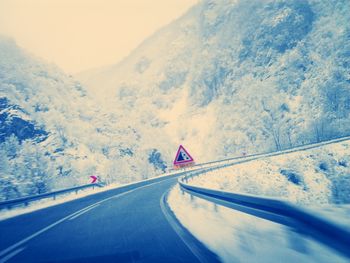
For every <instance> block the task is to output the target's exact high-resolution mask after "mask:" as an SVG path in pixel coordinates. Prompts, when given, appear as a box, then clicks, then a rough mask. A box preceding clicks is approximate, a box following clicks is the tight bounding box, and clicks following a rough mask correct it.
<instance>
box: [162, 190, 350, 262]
mask: <svg viewBox="0 0 350 263" xmlns="http://www.w3.org/2000/svg"><path fill="white" fill-rule="evenodd" d="M168 203H169V205H170V208H171V209H172V211H173V212H174V213H175V214H176V217H177V218H178V220H179V221H180V222H181V224H182V225H183V226H184V227H185V228H187V229H188V230H189V231H190V232H191V233H192V234H193V235H194V236H195V237H196V238H197V239H198V240H199V241H201V242H202V243H204V244H205V245H206V246H207V247H208V248H209V249H210V250H211V251H213V252H214V253H216V254H217V255H218V256H219V258H220V260H221V261H222V262H225V263H227V262H268V263H274V262H285V263H288V262H318V263H321V262H327V263H328V262H337V263H340V262H348V259H346V258H344V257H342V256H341V255H339V254H337V253H336V252H334V251H332V250H330V249H328V248H327V247H325V246H323V245H322V244H320V243H317V242H315V241H314V240H312V239H309V238H307V237H305V236H302V235H299V234H297V233H296V232H294V231H292V230H291V229H290V228H288V227H285V226H283V225H280V224H277V223H274V222H271V221H268V220H264V219H261V218H257V217H254V216H251V215H249V214H245V213H242V212H239V211H236V210H232V209H229V208H226V207H222V206H218V205H214V204H213V203H210V202H208V201H206V200H203V199H199V198H197V197H193V196H190V195H189V194H186V193H183V192H182V191H181V190H180V189H179V187H175V188H174V189H173V190H172V191H171V192H170V194H169V196H168Z"/></svg>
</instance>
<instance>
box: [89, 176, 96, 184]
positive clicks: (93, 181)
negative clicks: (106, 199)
mask: <svg viewBox="0 0 350 263" xmlns="http://www.w3.org/2000/svg"><path fill="white" fill-rule="evenodd" d="M90 178H91V179H92V182H91V183H92V184H93V183H95V182H96V181H97V176H95V175H91V176H90Z"/></svg>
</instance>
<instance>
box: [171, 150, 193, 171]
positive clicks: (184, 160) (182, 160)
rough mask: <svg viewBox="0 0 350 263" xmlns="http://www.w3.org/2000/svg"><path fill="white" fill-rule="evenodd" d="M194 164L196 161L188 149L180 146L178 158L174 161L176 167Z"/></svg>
mask: <svg viewBox="0 0 350 263" xmlns="http://www.w3.org/2000/svg"><path fill="white" fill-rule="evenodd" d="M192 163H194V159H193V158H192V156H191V155H190V154H189V153H188V151H186V149H185V148H184V147H183V146H182V145H180V146H179V149H178V150H177V153H176V157H175V160H174V166H175V167H176V166H180V167H182V166H186V165H189V164H192Z"/></svg>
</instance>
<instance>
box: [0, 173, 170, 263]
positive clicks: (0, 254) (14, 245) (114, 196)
mask: <svg viewBox="0 0 350 263" xmlns="http://www.w3.org/2000/svg"><path fill="white" fill-rule="evenodd" d="M171 179H174V177H171V178H167V179H164V180H162V181H159V182H154V183H151V184H147V185H144V186H140V187H137V188H134V189H131V190H129V191H126V192H124V193H120V194H116V195H113V196H111V197H108V198H106V199H103V200H101V201H98V202H96V203H94V204H92V205H89V206H87V207H84V208H83V209H80V210H79V211H77V212H74V213H72V214H70V215H68V216H66V217H64V218H62V219H60V220H58V221H56V222H55V223H52V224H51V225H49V226H47V227H45V228H43V229H41V230H39V231H38V232H35V233H34V234H32V235H30V236H28V237H26V238H24V239H22V240H21V241H18V242H17V243H15V244H13V245H12V246H9V247H8V248H6V249H4V250H2V251H0V257H1V256H3V255H5V254H6V253H8V252H10V251H11V250H13V249H15V248H17V247H19V246H21V245H22V244H24V243H26V242H28V241H29V240H31V239H33V238H35V237H37V236H38V235H40V234H42V233H44V232H46V231H48V230H49V229H51V228H53V227H55V226H57V225H58V224H60V223H62V222H63V221H65V220H67V219H69V218H71V217H74V216H75V215H77V214H80V213H81V212H84V211H85V210H89V209H90V208H92V207H94V206H96V205H99V204H101V203H103V202H106V201H108V200H111V199H114V198H119V197H122V196H124V195H127V194H129V193H131V192H134V191H137V190H140V189H143V188H146V187H150V186H152V185H155V184H159V183H163V182H165V181H168V180H171ZM16 251H17V250H16ZM21 251H22V250H21ZM14 252H15V251H14ZM12 253H13V252H12ZM18 253H19V252H18ZM0 263H1V262H0Z"/></svg>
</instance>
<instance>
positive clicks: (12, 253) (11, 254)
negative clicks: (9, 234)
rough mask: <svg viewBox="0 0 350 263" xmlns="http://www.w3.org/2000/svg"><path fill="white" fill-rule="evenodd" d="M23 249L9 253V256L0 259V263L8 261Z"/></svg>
mask: <svg viewBox="0 0 350 263" xmlns="http://www.w3.org/2000/svg"><path fill="white" fill-rule="evenodd" d="M24 249H25V247H21V248H19V249H17V250H15V251H13V252H11V253H10V254H8V255H7V256H5V257H3V258H1V259H0V263H5V262H7V261H8V260H9V259H11V258H13V257H14V256H16V255H17V254H18V253H21V252H22V251H23V250H24Z"/></svg>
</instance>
